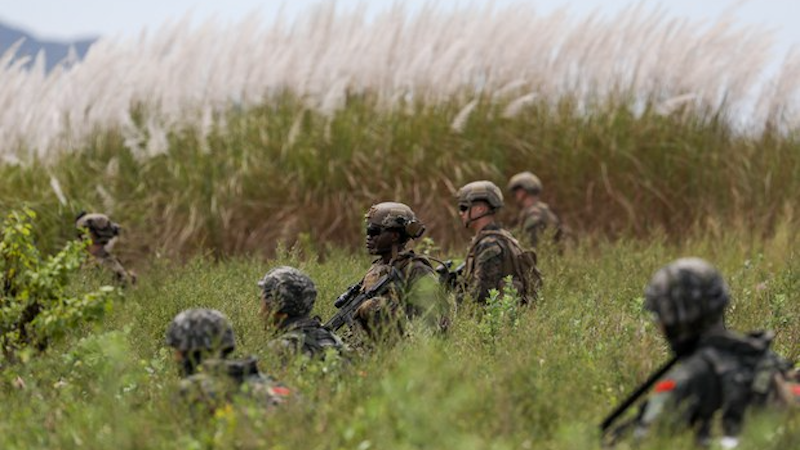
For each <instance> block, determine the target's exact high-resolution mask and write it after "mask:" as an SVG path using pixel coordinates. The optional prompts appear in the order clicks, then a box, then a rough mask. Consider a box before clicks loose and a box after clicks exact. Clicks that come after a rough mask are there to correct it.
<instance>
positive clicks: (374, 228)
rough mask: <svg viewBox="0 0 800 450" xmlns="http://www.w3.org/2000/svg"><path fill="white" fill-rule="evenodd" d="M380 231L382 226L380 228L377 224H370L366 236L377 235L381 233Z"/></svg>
mask: <svg viewBox="0 0 800 450" xmlns="http://www.w3.org/2000/svg"><path fill="white" fill-rule="evenodd" d="M382 231H383V228H381V227H379V226H377V225H370V226H368V227H367V236H370V237H374V236H378V235H380V234H381V232H382Z"/></svg>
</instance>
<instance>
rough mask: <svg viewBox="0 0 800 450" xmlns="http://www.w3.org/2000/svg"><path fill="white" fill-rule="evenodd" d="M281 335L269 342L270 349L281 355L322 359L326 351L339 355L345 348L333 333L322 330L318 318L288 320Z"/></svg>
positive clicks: (282, 328) (325, 329) (282, 327)
mask: <svg viewBox="0 0 800 450" xmlns="http://www.w3.org/2000/svg"><path fill="white" fill-rule="evenodd" d="M281 330H282V331H283V334H281V335H280V336H279V337H278V338H276V339H275V340H273V341H272V342H270V348H272V349H274V350H275V351H277V352H278V353H279V354H281V355H297V354H303V355H306V356H308V357H309V358H316V357H322V356H324V355H325V353H326V352H327V351H328V350H335V351H336V352H337V353H339V354H341V353H343V352H344V351H345V350H346V346H345V345H344V343H343V342H342V340H341V339H340V338H339V336H336V335H335V334H334V333H333V332H331V331H330V330H328V329H327V328H324V327H323V326H322V322H321V321H320V319H319V317H303V318H297V319H290V320H287V321H286V322H284V324H283V325H282V326H281Z"/></svg>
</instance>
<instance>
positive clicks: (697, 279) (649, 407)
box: [634, 258, 797, 448]
mask: <svg viewBox="0 0 800 450" xmlns="http://www.w3.org/2000/svg"><path fill="white" fill-rule="evenodd" d="M729 302H730V293H729V290H728V286H727V284H726V283H725V281H724V280H723V279H722V275H720V273H719V272H718V271H717V269H715V268H714V267H713V266H712V265H711V264H709V263H708V262H706V261H704V260H702V259H699V258H683V259H679V260H677V261H674V262H672V263H671V264H668V265H666V266H664V267H663V268H661V269H660V270H659V271H658V272H656V273H655V275H654V276H653V278H652V279H651V280H650V284H649V285H648V286H647V289H646V291H645V303H644V308H645V310H647V311H649V312H650V313H652V314H653V316H654V318H655V320H656V322H657V323H658V325H659V327H660V329H661V331H662V333H663V335H664V337H665V338H666V340H667V342H669V345H670V348H671V349H672V351H673V353H675V355H676V356H677V357H678V358H679V359H678V361H679V362H678V365H677V366H675V368H673V369H672V370H671V371H670V372H668V373H667V375H666V376H665V377H664V378H663V379H661V380H660V381H659V382H658V383H657V384H656V385H655V389H654V394H653V395H652V396H651V397H650V398H649V399H648V401H647V402H646V403H645V405H644V406H643V408H642V410H641V412H640V414H639V416H638V417H637V419H636V421H635V422H634V424H635V425H636V426H635V434H636V436H638V437H639V438H641V437H643V436H645V435H646V434H647V432H648V430H649V429H650V428H652V427H653V426H655V425H657V424H660V425H662V426H663V427H664V428H665V431H667V432H673V431H676V430H677V429H680V428H684V429H686V428H688V429H691V430H693V431H694V433H695V437H696V439H697V441H698V443H700V444H701V445H710V444H711V442H712V430H714V429H716V426H713V422H714V417H719V418H720V419H721V427H720V429H721V431H722V433H723V437H722V440H721V444H722V445H723V448H733V447H735V446H736V445H737V444H738V435H739V433H740V431H741V429H742V425H743V420H744V417H745V412H746V411H748V410H749V409H751V407H754V408H757V407H761V406H764V405H766V404H769V403H773V404H774V403H796V402H797V400H796V399H794V398H792V397H793V396H794V394H792V390H791V388H790V386H789V383H788V382H787V381H786V374H787V373H788V370H789V369H790V364H788V363H787V362H786V361H785V360H783V359H782V358H781V357H779V356H778V355H776V354H775V353H773V352H772V351H771V350H770V349H769V347H770V343H771V340H772V334H771V333H766V332H757V333H750V334H748V335H741V334H738V333H734V332H732V331H729V330H726V329H725V326H724V313H725V308H726V307H727V305H728V303H729Z"/></svg>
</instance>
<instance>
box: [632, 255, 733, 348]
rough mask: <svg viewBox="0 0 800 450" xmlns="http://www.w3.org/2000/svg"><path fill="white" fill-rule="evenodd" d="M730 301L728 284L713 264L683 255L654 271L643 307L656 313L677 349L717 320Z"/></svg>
mask: <svg viewBox="0 0 800 450" xmlns="http://www.w3.org/2000/svg"><path fill="white" fill-rule="evenodd" d="M729 302H730V295H729V293H728V285H727V284H726V283H725V280H723V279H722V275H721V274H720V273H719V271H717V269H716V268H714V266H712V265H711V264H709V263H708V262H707V261H705V260H702V259H700V258H682V259H679V260H677V261H674V262H672V263H670V264H668V265H666V266H664V267H662V268H661V269H660V270H659V271H658V272H656V273H655V275H653V278H652V279H651V280H650V284H648V285H647V289H646V290H645V302H644V308H645V309H646V310H648V311H650V312H652V313H653V314H655V316H656V318H657V320H658V321H659V322H660V323H661V325H663V327H664V331H665V334H666V337H667V339H668V340H669V341H670V344H671V345H672V346H673V349H674V350H676V351H677V350H678V349H679V347H681V346H684V345H686V344H688V343H691V342H693V341H694V340H696V339H697V338H698V337H699V336H700V335H701V334H702V333H703V332H705V331H706V330H708V329H709V328H710V327H711V326H712V325H714V324H717V323H720V322H721V321H722V316H723V314H724V312H725V307H726V306H727V305H728V303H729Z"/></svg>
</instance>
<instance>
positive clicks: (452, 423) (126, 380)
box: [0, 223, 800, 450]
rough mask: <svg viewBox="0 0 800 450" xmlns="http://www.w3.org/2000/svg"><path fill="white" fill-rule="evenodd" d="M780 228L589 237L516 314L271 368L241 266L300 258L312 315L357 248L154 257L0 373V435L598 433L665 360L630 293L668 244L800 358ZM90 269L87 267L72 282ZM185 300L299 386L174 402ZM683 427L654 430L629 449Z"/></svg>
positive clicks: (590, 436) (425, 444)
mask: <svg viewBox="0 0 800 450" xmlns="http://www.w3.org/2000/svg"><path fill="white" fill-rule="evenodd" d="M794 230H795V228H794V225H793V224H789V223H782V224H780V225H778V226H777V228H776V231H775V233H774V234H773V235H772V236H771V237H770V238H757V237H754V236H753V235H752V234H751V233H750V232H749V231H746V230H745V231H735V230H729V231H724V232H721V233H711V232H710V233H708V234H705V233H694V234H691V235H689V236H686V237H685V238H684V239H681V240H680V242H679V243H676V242H671V241H670V240H669V239H668V238H666V237H660V238H658V237H654V238H650V239H648V240H638V239H633V238H626V239H620V240H614V241H609V240H602V239H598V240H597V241H596V242H592V243H582V244H581V245H578V246H576V247H575V248H572V249H570V250H568V251H567V252H566V253H565V254H564V255H563V256H557V255H555V252H552V251H547V250H548V249H543V251H542V252H541V254H542V258H541V269H542V271H543V272H544V274H545V277H546V278H545V288H544V290H543V292H542V295H541V299H540V301H539V303H538V304H537V305H536V307H535V308H534V309H532V310H529V311H527V312H525V314H524V315H523V316H522V319H521V322H520V323H519V325H518V327H517V328H515V329H514V328H511V327H510V326H509V327H506V328H504V329H503V330H502V331H501V332H500V333H498V334H497V335H495V336H489V335H487V334H485V333H481V332H480V331H479V330H478V322H479V320H480V313H479V312H478V311H475V310H473V309H472V308H469V307H467V308H462V309H459V311H458V313H457V315H456V316H455V321H454V326H453V327H452V329H451V330H450V333H449V334H448V335H447V336H446V337H443V338H442V337H434V336H427V335H423V334H417V335H415V336H414V337H412V338H411V339H409V340H408V341H405V342H402V343H400V344H398V345H396V346H394V347H391V348H382V349H379V350H378V351H376V352H375V353H373V354H370V355H367V356H364V357H357V358H355V359H354V360H353V361H352V363H351V364H349V365H344V366H343V365H340V364H337V363H336V362H335V361H333V362H329V363H326V364H310V365H307V366H305V367H302V368H301V367H300V365H293V366H290V367H281V365H280V364H279V362H278V361H277V359H276V357H275V356H274V355H271V354H270V353H269V352H268V350H267V347H266V343H267V342H268V340H269V339H270V336H271V335H270V330H267V329H265V328H264V326H263V325H262V323H260V322H259V319H258V316H257V314H256V312H257V309H258V288H257V286H256V285H255V283H256V281H257V280H258V279H259V278H260V277H261V276H262V275H263V273H264V272H266V271H267V270H268V269H269V268H271V267H274V266H276V265H279V264H290V265H295V266H298V267H300V268H301V269H303V270H305V271H307V272H308V273H309V274H310V276H311V277H312V278H313V279H314V280H315V281H316V283H317V285H318V290H319V293H320V296H319V299H318V303H317V305H316V309H315V312H316V313H318V314H320V315H321V316H323V317H328V316H329V315H330V314H331V313H332V311H333V309H334V308H333V306H332V300H333V298H335V296H336V295H338V294H339V293H340V292H341V291H343V290H344V289H345V288H346V286H347V285H348V284H349V283H351V282H353V281H354V280H355V279H357V278H358V277H359V276H360V274H361V273H362V272H363V271H364V270H365V269H366V268H367V267H368V265H369V260H370V258H369V257H368V256H367V255H365V254H363V253H361V252H356V253H350V252H345V251H340V250H333V249H329V251H328V254H327V256H326V258H325V260H324V261H322V262H320V260H319V259H318V258H317V257H315V256H314V254H313V253H309V252H306V250H307V249H305V250H304V249H300V248H299V247H297V248H295V249H294V250H279V251H278V252H277V254H276V257H275V258H274V259H268V260H264V259H261V258H241V257H237V258H230V259H228V258H226V259H223V260H220V261H214V260H212V259H209V258H208V257H201V256H197V257H193V258H191V259H189V260H188V261H185V262H184V263H179V262H176V261H174V260H170V259H167V258H165V257H163V258H157V257H153V258H150V259H149V260H148V261H147V262H146V264H145V263H142V264H141V265H142V267H146V268H145V269H143V270H141V271H140V278H141V282H140V284H139V285H138V286H137V287H135V288H134V289H129V290H127V291H125V294H124V298H123V299H122V300H119V301H118V302H117V303H116V304H114V308H113V311H112V312H111V313H110V315H108V316H107V317H106V319H105V320H104V321H103V322H102V324H101V325H99V326H97V327H92V328H90V327H85V328H84V329H79V330H74V331H73V333H71V335H69V336H68V337H67V339H66V340H65V341H64V342H62V343H60V344H58V345H57V346H55V347H53V348H50V349H49V350H48V351H47V352H46V353H45V354H43V355H41V356H40V357H36V358H34V359H32V360H30V361H29V362H28V363H26V364H20V365H14V366H10V367H6V368H5V369H4V370H3V371H2V372H0V379H2V384H1V385H0V386H1V387H0V389H2V390H1V391H0V392H2V398H3V411H4V413H3V417H2V419H0V440H2V444H3V445H2V448H4V449H33V448H87V449H95V448H97V449H99V448H115V449H120V450H121V449H129V448H130V449H133V448H175V449H187V448H197V449H201V448H202V449H205V448H215V449H228V448H280V449H295V448H308V449H340V448H341V449H368V448H396V449H411V448H474V449H484V448H492V449H519V448H536V449H565V450H566V449H584V448H599V440H598V439H599V438H598V429H597V425H598V424H599V422H600V421H601V420H602V418H603V417H604V415H605V414H607V413H608V412H609V411H610V410H611V409H612V408H613V406H614V405H615V404H617V403H618V402H619V401H621V399H622V398H624V396H625V395H626V394H627V393H629V392H630V391H631V390H632V389H633V388H634V387H635V386H636V385H637V384H638V383H639V382H641V381H642V380H643V379H644V378H646V377H647V375H648V374H649V373H650V372H651V371H653V370H654V369H655V368H656V367H658V366H659V365H660V364H661V363H662V362H663V361H665V360H666V359H667V358H668V351H667V348H666V346H665V345H664V342H663V341H662V340H661V339H660V338H659V337H658V334H657V330H656V328H655V327H654V325H653V324H652V323H651V321H650V319H649V317H648V316H647V315H646V314H644V313H643V311H642V308H641V304H642V300H643V298H642V295H643V287H644V285H645V284H646V283H647V281H648V279H649V277H650V275H651V274H652V273H653V271H654V270H656V269H657V268H658V267H660V266H661V265H663V264H665V263H666V262H668V261H671V260H672V259H674V258H676V257H679V256H683V255H698V256H701V257H704V258H707V259H709V260H710V261H713V262H714V263H715V264H716V265H718V267H719V268H720V269H721V270H722V271H723V273H724V274H725V275H726V278H727V279H728V281H729V283H730V285H731V289H732V293H733V299H734V300H733V304H732V306H731V308H730V310H729V313H730V314H729V325H730V326H731V327H733V328H736V329H740V330H750V329H755V328H769V329H772V330H775V331H776V332H777V339H776V341H775V348H776V349H777V350H778V351H779V352H781V353H782V354H783V355H785V356H786V357H788V358H792V359H797V358H798V357H800V321H799V320H798V319H800V302H798V301H797V298H796V296H797V292H798V290H800V255H798V253H797V250H796V249H797V243H798V242H797V238H796V233H795V231H794ZM453 256H458V255H457V254H453ZM106 279H107V274H105V273H98V272H93V271H91V270H87V271H84V272H82V274H81V275H80V276H79V277H78V279H77V280H75V281H74V282H73V284H72V285H71V289H75V290H86V289H89V288H92V287H96V286H97V285H98V284H99V283H101V282H105V281H106ZM199 306H202V307H211V308H216V309H219V310H220V311H222V312H223V313H225V314H226V315H227V316H228V317H229V318H230V319H231V321H232V323H233V326H234V329H235V331H236V334H237V339H238V344H239V346H238V348H237V351H236V354H237V355H256V356H258V357H259V358H260V360H261V363H260V365H261V368H262V370H263V371H265V372H267V373H270V374H272V375H274V376H275V377H277V378H278V379H280V380H282V381H283V382H284V383H286V384H287V385H288V386H291V387H292V388H293V389H294V391H295V392H296V393H297V394H299V395H298V396H299V397H300V398H299V400H298V401H297V402H295V403H293V404H291V405H288V406H286V407H285V408H281V409H280V410H276V411H274V412H272V413H270V414H263V413H262V412H261V411H260V410H257V409H254V408H250V407H247V406H246V405H242V406H240V407H236V408H233V409H230V410H227V411H224V412H220V413H218V414H217V415H215V416H214V417H208V418H198V417H193V416H192V415H191V414H189V412H188V411H187V409H186V408H185V407H183V406H182V405H181V404H180V403H177V402H175V399H176V397H175V395H176V388H177V386H176V383H177V381H178V371H177V367H176V366H175V364H174V361H173V360H172V356H171V352H170V351H168V349H167V348H165V345H164V332H165V329H166V326H167V324H168V323H169V321H170V320H171V318H172V317H173V316H174V315H175V314H176V313H178V312H179V311H181V310H182V309H184V308H189V307H199ZM767 419H768V420H767ZM675 439H680V441H679V442H682V443H683V444H679V443H676V442H677V441H675ZM687 442H690V437H689V436H679V437H674V438H673V439H671V440H666V439H665V440H658V439H654V440H653V441H651V442H649V445H647V446H645V447H642V448H682V447H683V446H684V444H686V443H687ZM744 442H745V444H744V445H743V446H742V447H741V448H746V449H751V448H752V449H768V448H769V449H789V448H796V446H797V445H798V444H800V422H798V420H797V418H796V417H794V418H791V417H789V418H786V417H783V416H780V417H769V418H761V419H760V420H757V421H753V422H751V423H750V427H748V428H747V433H746V437H745V439H744ZM622 448H626V447H625V446H623V447H622Z"/></svg>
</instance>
